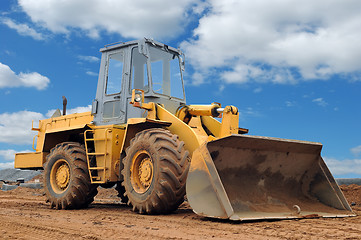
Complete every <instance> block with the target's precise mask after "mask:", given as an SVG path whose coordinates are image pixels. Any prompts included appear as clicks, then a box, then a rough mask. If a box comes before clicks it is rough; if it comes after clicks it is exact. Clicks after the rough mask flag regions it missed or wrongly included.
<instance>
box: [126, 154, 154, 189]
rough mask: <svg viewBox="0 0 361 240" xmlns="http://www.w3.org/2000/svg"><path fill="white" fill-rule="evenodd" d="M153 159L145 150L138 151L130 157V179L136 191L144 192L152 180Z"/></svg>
mask: <svg viewBox="0 0 361 240" xmlns="http://www.w3.org/2000/svg"><path fill="white" fill-rule="evenodd" d="M153 169H154V167H153V161H152V158H151V157H150V155H149V153H148V152H147V151H144V150H142V151H139V152H137V153H136V154H135V155H134V156H133V158H132V165H131V168H130V179H131V184H132V186H133V189H134V191H135V192H137V193H145V192H146V191H147V190H148V189H149V188H150V185H151V183H152V180H153Z"/></svg>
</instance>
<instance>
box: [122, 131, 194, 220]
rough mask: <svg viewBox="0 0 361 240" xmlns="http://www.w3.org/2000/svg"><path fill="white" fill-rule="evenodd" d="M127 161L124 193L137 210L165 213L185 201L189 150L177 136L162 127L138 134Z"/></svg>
mask: <svg viewBox="0 0 361 240" xmlns="http://www.w3.org/2000/svg"><path fill="white" fill-rule="evenodd" d="M123 164H124V169H123V170H122V175H123V178H124V181H123V182H122V185H123V186H124V189H125V193H124V195H125V196H126V197H128V199H129V200H128V205H131V206H133V211H135V212H139V213H147V214H164V213H169V212H172V211H174V210H176V209H177V208H178V206H179V205H180V204H181V203H182V202H183V201H184V195H185V184H186V178H187V175H188V170H189V165H190V164H189V153H188V151H187V150H185V148H184V142H183V141H180V140H179V139H178V136H177V135H174V134H172V133H171V132H170V131H168V130H165V129H162V128H153V129H147V130H144V131H142V132H139V133H137V134H136V136H135V137H134V138H133V139H132V140H131V142H130V146H129V147H128V148H127V150H126V157H125V158H124V159H123Z"/></svg>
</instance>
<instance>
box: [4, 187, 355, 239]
mask: <svg viewBox="0 0 361 240" xmlns="http://www.w3.org/2000/svg"><path fill="white" fill-rule="evenodd" d="M342 190H343V191H344V194H345V196H346V197H347V199H348V201H349V202H350V203H354V206H353V210H354V212H355V213H356V214H358V215H359V216H357V217H349V218H328V219H324V218H321V219H302V220H282V221H258V222H231V221H220V220H212V219H208V218H203V217H200V216H197V215H196V214H194V213H193V212H192V210H191V209H190V208H189V207H188V206H187V205H186V204H183V205H182V206H181V208H180V209H179V210H177V211H176V212H175V213H173V214H170V215H162V216H147V215H139V214H135V213H133V212H132V211H131V209H130V208H129V207H127V206H126V205H125V204H121V203H120V201H119V199H118V198H117V197H116V195H117V193H116V191H115V190H114V189H100V192H99V194H98V195H97V197H96V200H95V202H94V203H92V204H91V205H90V207H89V208H87V209H82V210H53V209H50V207H49V205H48V204H47V203H45V201H44V196H43V194H42V192H43V191H42V190H33V189H28V188H17V189H15V190H11V191H0V239H253V240H256V239H361V216H360V215H361V186H357V185H350V186H342Z"/></svg>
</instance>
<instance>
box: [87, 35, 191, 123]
mask: <svg viewBox="0 0 361 240" xmlns="http://www.w3.org/2000/svg"><path fill="white" fill-rule="evenodd" d="M100 52H102V59H101V64H100V71H99V78H98V87H97V92H96V98H95V100H94V101H93V104H92V114H93V115H94V123H95V124H96V125H105V124H106V125H108V124H123V123H126V122H127V119H129V118H141V117H145V114H144V110H143V109H139V108H135V107H133V106H131V104H129V102H130V101H131V97H132V90H133V89H141V90H143V91H144V101H145V102H155V103H161V104H163V105H164V107H165V108H166V109H167V110H168V111H170V112H172V113H173V114H174V113H175V112H176V110H177V108H178V107H179V106H180V105H181V104H185V102H186V101H185V93H184V85H183V77H182V71H183V70H184V60H183V59H184V57H183V53H182V52H181V51H180V50H177V49H175V48H172V47H169V46H167V45H165V44H162V43H159V42H156V41H154V40H150V39H143V40H139V41H131V42H127V43H120V44H114V45H110V46H109V45H108V46H105V48H102V49H100Z"/></svg>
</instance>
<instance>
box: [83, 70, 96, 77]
mask: <svg viewBox="0 0 361 240" xmlns="http://www.w3.org/2000/svg"><path fill="white" fill-rule="evenodd" d="M85 73H86V74H87V75H89V76H95V77H97V76H98V73H96V72H92V71H86V72H85Z"/></svg>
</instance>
